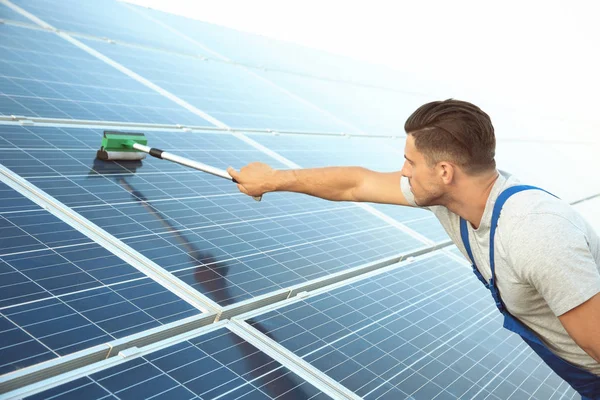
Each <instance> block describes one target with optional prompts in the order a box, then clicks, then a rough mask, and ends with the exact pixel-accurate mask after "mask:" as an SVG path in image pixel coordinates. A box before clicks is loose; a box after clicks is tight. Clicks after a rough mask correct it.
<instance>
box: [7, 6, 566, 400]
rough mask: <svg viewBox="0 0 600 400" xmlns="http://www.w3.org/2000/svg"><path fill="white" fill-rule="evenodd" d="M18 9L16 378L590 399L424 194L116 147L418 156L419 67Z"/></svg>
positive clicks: (323, 156) (10, 368)
mask: <svg viewBox="0 0 600 400" xmlns="http://www.w3.org/2000/svg"><path fill="white" fill-rule="evenodd" d="M28 13H30V14H28ZM32 16H33V17H32ZM30 17H31V18H30ZM35 17H37V18H39V19H36V18H35ZM0 18H2V19H5V20H6V21H5V23H4V24H2V25H0V39H1V40H0V47H1V48H2V51H0V62H1V68H0V164H1V165H0V395H1V394H5V393H6V392H9V393H8V396H7V397H9V398H11V397H15V398H24V397H25V398H28V397H30V398H49V397H52V398H65V399H66V398H73V397H74V398H81V397H86V398H98V399H100V398H145V397H153V398H154V397H156V398H160V397H162V398H169V399H179V398H182V399H187V398H203V399H207V398H211V399H213V398H223V399H225V398H244V399H263V398H278V399H297V398H301V399H308V398H311V399H312V398H314V399H321V398H327V397H333V398H360V397H364V398H367V399H371V398H372V399H375V398H394V399H397V398H416V399H420V398H426V399H430V398H434V397H435V398H440V399H442V398H444V399H445V398H470V397H475V398H491V399H494V398H523V397H527V398H536V399H542V398H544V399H558V398H572V396H573V395H574V393H573V392H572V391H571V390H570V389H568V388H567V386H566V385H565V384H564V383H562V381H560V380H559V379H558V378H557V377H556V376H555V375H553V374H552V373H550V372H549V370H548V369H547V368H546V367H545V366H543V365H542V364H541V363H540V361H539V360H538V359H537V358H536V356H534V355H532V353H531V351H529V350H528V349H527V348H525V347H524V345H523V344H522V343H521V342H520V341H519V340H517V339H516V337H515V336H512V335H510V334H508V333H506V332H504V331H502V330H501V329H500V323H499V321H498V317H497V315H496V311H495V309H494V307H493V305H492V304H491V301H490V299H488V294H487V293H485V292H484V289H483V288H481V287H480V284H479V282H477V281H476V280H475V279H473V277H472V274H471V273H470V271H469V269H468V268H467V267H466V266H465V265H463V263H461V262H459V261H458V258H459V257H462V255H461V254H460V252H458V250H457V249H456V248H448V247H446V248H445V249H442V250H439V249H440V248H441V247H445V246H446V245H447V244H448V236H447V235H446V233H445V232H444V231H443V229H442V227H441V226H440V225H439V223H438V222H437V220H436V219H434V217H433V216H432V215H431V214H429V213H427V212H425V211H423V210H418V209H406V208H400V207H394V206H389V205H388V206H386V205H377V204H373V205H364V204H353V203H337V202H327V201H323V200H321V199H317V198H314V197H310V196H305V195H299V194H290V193H267V194H266V195H265V196H264V199H263V201H262V202H260V203H258V202H254V201H253V200H252V199H250V198H249V197H247V196H245V195H242V194H241V193H239V191H238V190H237V188H236V186H235V185H234V184H232V183H231V182H229V181H227V180H223V179H221V178H218V177H215V176H212V175H208V174H205V173H202V172H199V171H196V170H191V169H187V168H184V167H182V166H180V165H178V164H174V163H169V162H166V161H163V160H157V159H155V158H151V157H148V158H147V159H145V160H143V161H141V162H101V161H98V160H96V159H95V152H96V150H97V149H98V147H99V145H100V138H101V136H102V133H103V131H104V130H124V131H128V132H143V133H144V134H145V135H146V136H147V138H148V141H149V144H150V145H151V146H153V147H158V148H163V149H165V150H169V151H173V152H174V153H177V154H181V155H182V156H184V157H188V158H191V159H194V160H198V161H200V162H203V163H206V164H208V165H211V166H215V167H217V168H221V169H225V168H227V167H228V166H233V167H235V168H240V167H242V166H244V165H245V164H247V163H250V162H253V161H261V162H265V163H268V164H270V165H271V166H273V167H275V168H279V169H286V168H298V167H307V168H308V167H319V166H331V165H360V166H364V167H367V168H371V169H374V170H379V171H396V170H399V169H400V168H401V165H402V163H403V138H402V135H401V132H400V129H401V127H402V121H401V120H400V119H399V118H403V117H402V115H405V114H407V113H408V112H410V111H411V110H412V108H414V107H416V106H418V105H419V104H420V103H421V102H423V101H425V100H424V99H423V98H421V97H419V96H418V95H415V94H409V92H410V91H411V90H410V86H409V82H406V80H407V79H406V78H405V77H403V76H401V75H398V74H392V73H391V71H384V69H382V68H379V67H375V66H368V65H366V64H365V63H357V62H352V61H351V60H345V59H344V60H342V59H341V58H340V57H337V56H327V55H324V54H322V53H320V52H317V51H313V50H310V49H301V50H300V49H298V48H297V47H295V46H287V45H285V44H282V43H277V42H273V41H270V40H267V39H265V38H257V37H251V36H244V35H243V34H241V33H239V32H233V31H230V30H226V29H224V28H220V27H214V26H210V25H208V24H203V23H198V22H194V21H191V20H187V19H184V18H182V17H174V16H170V15H166V14H162V13H159V12H156V11H151V10H145V9H142V8H139V7H136V6H132V5H128V4H124V3H120V2H116V1H99V0H98V1H86V2H80V1H75V0H68V1H61V2H53V1H50V0H28V1H23V0H15V1H12V2H11V1H5V2H3V3H2V4H0ZM40 20H41V21H40ZM23 22H27V24H23ZM44 23H46V24H50V25H51V27H49V26H47V25H45V24H44ZM55 29H56V30H60V31H56V30H55ZM86 46H87V47H86ZM340 60H342V61H341V62H340ZM258 64H261V65H263V66H264V69H261V68H257V65H258ZM248 65H250V66H251V67H248ZM275 71H277V72H275ZM317 75H318V76H317ZM412 84H414V82H413V83H412ZM386 85H389V88H390V89H391V90H387V89H386V88H384V87H383V86H386ZM273 131H279V133H277V132H273ZM342 132H344V133H346V135H340V133H342ZM390 136H395V138H393V137H390ZM409 257H410V260H407V258H409ZM124 260H127V261H124ZM398 262H401V263H400V264H398ZM332 285H333V286H332ZM306 296H309V297H306ZM265 307H266V308H265ZM246 321H247V322H248V323H247V322H246ZM205 325H208V326H205ZM468 328H469V329H468ZM470 328H472V329H470ZM410 396H412V397H410ZM436 396H437V397H436Z"/></svg>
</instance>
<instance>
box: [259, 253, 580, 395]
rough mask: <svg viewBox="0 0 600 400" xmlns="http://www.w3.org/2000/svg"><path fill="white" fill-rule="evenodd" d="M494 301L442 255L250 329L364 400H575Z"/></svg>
mask: <svg viewBox="0 0 600 400" xmlns="http://www.w3.org/2000/svg"><path fill="white" fill-rule="evenodd" d="M488 297H489V294H487V293H486V289H485V288H483V286H482V285H481V284H480V283H479V282H478V281H477V280H476V279H473V277H472V273H471V271H470V268H469V267H468V265H466V263H459V262H456V261H454V260H453V259H451V258H449V257H448V256H445V255H444V254H442V253H438V254H434V255H431V256H430V257H426V258H425V259H423V260H422V261H419V260H417V261H414V262H413V263H407V264H406V265H404V266H401V267H399V268H396V269H393V270H391V271H389V272H386V273H383V274H380V275H376V276H373V277H371V278H368V279H364V280H361V281H358V282H355V283H352V284H349V285H347V286H342V287H339V288H338V289H335V290H332V291H328V292H325V293H323V294H320V295H317V296H314V297H311V298H309V299H306V300H303V301H297V302H293V303H292V304H290V305H287V306H286V307H283V308H279V309H275V310H272V311H269V312H266V313H264V314H262V315H258V316H254V317H252V318H250V319H249V320H248V323H249V324H250V325H252V326H253V327H254V328H255V329H257V330H259V331H260V332H262V333H264V334H266V335H268V336H269V337H270V338H272V339H273V340H275V341H276V342H277V343H279V344H281V345H283V346H284V347H285V348H286V349H288V350H290V351H292V352H293V353H294V354H296V355H298V356H299V357H301V358H302V359H304V360H306V361H308V362H309V363H310V364H311V365H312V366H314V367H316V368H318V369H319V370H321V371H322V372H324V373H326V374H327V375H328V376H329V377H331V378H333V379H335V380H336V381H338V382H340V383H341V384H343V385H344V386H346V387H347V388H349V389H350V390H352V391H354V392H355V393H356V394H357V395H359V396H361V397H362V398H365V399H380V398H390V399H398V398H414V399H432V398H436V399H437V398H440V399H444V398H490V399H522V398H533V399H557V398H562V397H563V396H569V398H570V397H571V396H572V395H573V394H574V392H573V390H572V389H570V388H569V387H568V386H567V385H566V384H563V383H561V380H560V378H558V377H557V376H556V375H554V374H553V373H552V372H551V370H550V369H549V368H548V367H547V366H546V365H545V364H543V363H542V362H540V360H539V359H538V358H537V357H536V356H535V355H534V353H533V352H532V351H531V350H530V349H529V348H528V347H527V345H526V344H525V343H524V342H523V341H521V340H520V339H519V338H518V337H517V336H516V335H513V334H511V333H509V332H508V331H506V330H504V329H503V328H502V321H501V317H500V314H499V313H498V311H497V310H496V308H495V305H494V304H493V301H492V300H491V298H488Z"/></svg>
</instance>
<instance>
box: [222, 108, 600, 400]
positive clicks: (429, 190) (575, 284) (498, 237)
mask: <svg viewBox="0 0 600 400" xmlns="http://www.w3.org/2000/svg"><path fill="white" fill-rule="evenodd" d="M404 129H405V131H406V133H407V138H406V145H405V150H404V154H405V155H404V158H405V161H404V166H403V167H402V170H401V171H398V172H391V173H379V172H374V171H370V170H367V169H365V168H361V167H328V168H315V169H301V170H274V169H272V168H270V167H269V166H268V165H266V164H262V163H252V164H249V165H248V166H245V167H243V168H242V169H241V170H240V171H239V172H237V171H236V170H234V169H233V168H229V169H228V172H229V174H230V175H231V176H232V177H233V178H235V179H236V180H237V181H238V183H239V184H238V188H239V190H240V191H241V192H243V193H245V194H248V195H251V196H260V195H263V194H264V193H267V192H275V191H290V192H299V193H305V194H309V195H312V196H316V197H320V198H323V199H326V200H332V201H355V202H372V203H386V204H397V205H402V206H411V207H423V208H427V209H429V210H431V211H432V212H433V213H434V214H435V215H436V216H437V218H438V219H439V220H440V222H441V223H442V225H443V226H444V228H445V229H446V231H447V232H448V234H449V235H450V238H451V239H452V240H453V242H454V243H455V244H456V245H457V246H458V248H459V249H460V250H461V251H462V253H463V254H464V255H465V257H467V258H468V259H470V260H471V262H472V263H473V269H474V272H475V273H476V275H478V277H479V278H480V280H481V281H482V282H484V284H486V285H487V287H488V288H489V289H490V290H491V291H492V295H493V296H494V299H495V300H496V304H497V306H498V308H499V310H500V311H501V312H502V313H503V315H504V320H505V324H504V325H505V327H506V328H508V329H510V330H511V331H513V332H515V333H518V334H519V335H521V336H522V337H523V339H524V340H525V342H527V343H528V344H529V345H530V346H531V347H532V348H533V349H534V351H536V352H537V353H538V354H539V355H540V357H542V359H543V360H544V361H545V362H546V363H547V364H548V365H549V366H550V367H551V368H552V369H554V370H555V371H556V372H557V373H558V374H559V375H560V376H561V377H563V379H565V380H566V381H567V382H568V383H569V384H570V385H571V386H573V387H574V388H575V389H576V390H577V391H578V392H579V393H580V394H581V395H582V396H584V397H583V398H590V399H597V398H599V399H600V238H599V237H598V235H597V234H596V233H595V232H594V231H593V229H592V228H591V227H590V226H589V224H587V223H586V221H585V220H584V219H583V218H582V217H581V216H580V215H579V214H578V213H577V212H576V211H575V210H574V209H573V208H572V207H571V206H570V205H569V204H568V203H566V202H564V201H562V200H560V199H558V198H556V197H554V196H553V195H551V194H549V193H547V192H545V191H543V190H539V188H533V187H525V186H523V185H521V184H520V183H519V182H518V180H517V179H516V178H515V177H514V176H511V175H509V174H507V173H504V172H499V171H498V170H497V169H496V162H495V159H494V156H495V147H496V140H495V136H494V128H493V126H492V123H491V121H490V118H489V117H488V115H487V114H486V113H484V112H483V111H482V110H481V109H479V108H478V107H477V106H475V105H473V104H470V103H467V102H464V101H458V100H453V99H450V100H446V101H436V102H432V103H428V104H425V105H423V106H421V107H420V108H419V109H417V110H416V111H415V112H414V113H413V114H412V115H411V116H410V117H409V118H408V120H407V121H406V124H405V127H404ZM566 167H567V168H573V166H566ZM509 188H510V189H509ZM507 189H509V190H508V191H506V190H507ZM501 194H502V195H501ZM500 211H502V214H501V218H499V216H500ZM492 219H493V220H494V222H492ZM490 240H491V243H493V245H492V246H490ZM540 339H541V340H540Z"/></svg>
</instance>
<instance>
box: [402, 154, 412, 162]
mask: <svg viewBox="0 0 600 400" xmlns="http://www.w3.org/2000/svg"><path fill="white" fill-rule="evenodd" d="M404 158H406V161H408V162H410V163H412V162H413V161H412V160H411V159H410V158H408V157H406V154H405V155H404ZM413 164H414V163H413Z"/></svg>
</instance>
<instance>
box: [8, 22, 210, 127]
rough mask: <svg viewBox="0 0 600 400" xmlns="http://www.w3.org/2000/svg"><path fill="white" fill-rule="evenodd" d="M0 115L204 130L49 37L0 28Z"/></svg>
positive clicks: (197, 120) (125, 79) (188, 115)
mask: <svg viewBox="0 0 600 400" xmlns="http://www.w3.org/2000/svg"><path fill="white" fill-rule="evenodd" d="M0 48H2V51H1V52H0V63H1V64H0V65H1V68H0V71H1V72H0V91H1V92H2V96H0V115H27V116H31V117H48V118H66V119H83V120H97V121H98V120H102V121H126V122H127V121H128V122H133V121H135V122H138V123H140V122H143V123H171V124H191V125H204V126H210V125H212V124H210V123H209V122H207V121H205V120H204V119H202V118H201V117H199V116H197V115H195V114H192V113H191V112H190V111H188V110H185V109H183V108H181V107H180V106H178V105H177V104H175V103H173V102H172V101H170V100H168V99H166V98H165V97H163V96H161V95H159V94H158V93H156V92H155V91H153V90H151V89H149V88H147V87H146V86H144V85H142V84H141V83H139V82H137V81H135V80H133V79H131V78H129V77H128V76H126V75H124V74H123V73H121V72H119V71H117V70H115V69H114V68H112V67H110V66H109V65H107V64H105V63H104V62H102V61H100V60H98V59H97V58H95V57H92V56H90V55H89V54H87V53H86V52H84V51H83V50H81V49H78V48H77V47H75V46H73V45H72V44H70V43H68V42H67V41H66V40H63V39H61V38H60V37H58V36H57V35H55V34H54V33H50V32H45V31H40V30H35V29H28V28H23V27H18V26H12V25H0Z"/></svg>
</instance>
